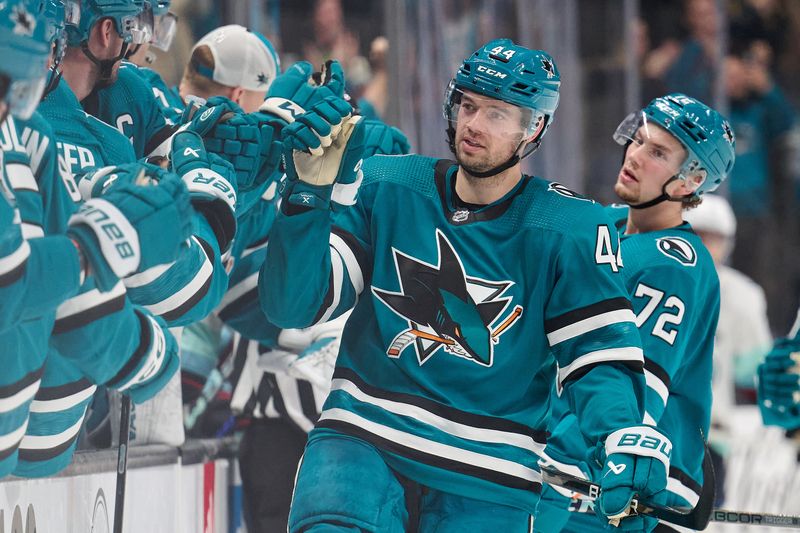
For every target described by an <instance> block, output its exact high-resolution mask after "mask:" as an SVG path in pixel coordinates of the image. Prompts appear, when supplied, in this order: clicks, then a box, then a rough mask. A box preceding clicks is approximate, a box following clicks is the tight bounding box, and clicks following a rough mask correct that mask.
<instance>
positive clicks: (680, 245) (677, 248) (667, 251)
mask: <svg viewBox="0 0 800 533" xmlns="http://www.w3.org/2000/svg"><path fill="white" fill-rule="evenodd" d="M656 246H658V251H659V252H661V253H662V254H664V255H666V256H667V257H671V258H672V259H674V260H675V261H678V262H679V263H681V264H683V265H686V266H694V265H696V264H697V252H696V251H695V249H694V247H693V246H692V245H691V243H689V241H687V240H686V239H681V238H680V237H661V238H660V239H656Z"/></svg>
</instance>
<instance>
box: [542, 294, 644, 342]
mask: <svg viewBox="0 0 800 533" xmlns="http://www.w3.org/2000/svg"><path fill="white" fill-rule="evenodd" d="M623 309H633V307H631V302H630V300H628V299H627V298H625V297H623V296H620V297H619V298H609V299H608V300H603V301H602V302H597V303H593V304H592V305H587V306H586V307H581V308H580V309H575V310H574V311H570V312H568V313H564V314H563V315H560V316H557V317H555V318H550V319H548V320H545V321H544V330H545V332H547V333H552V332H554V331H557V330H559V329H561V328H564V327H567V326H569V325H570V324H574V323H575V322H580V321H581V320H586V319H587V318H591V317H593V316H597V315H602V314H603V313H609V312H611V311H621V310H623Z"/></svg>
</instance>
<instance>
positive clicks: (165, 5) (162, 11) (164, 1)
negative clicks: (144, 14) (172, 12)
mask: <svg viewBox="0 0 800 533" xmlns="http://www.w3.org/2000/svg"><path fill="white" fill-rule="evenodd" d="M170 4H172V0H150V5H151V6H152V8H153V15H155V16H157V17H158V16H161V15H166V14H167V13H169V6H170Z"/></svg>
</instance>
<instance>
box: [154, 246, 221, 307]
mask: <svg viewBox="0 0 800 533" xmlns="http://www.w3.org/2000/svg"><path fill="white" fill-rule="evenodd" d="M195 238H196V239H197V242H199V243H200V247H201V248H203V251H204V252H205V255H206V257H207V258H208V260H209V261H211V264H212V266H213V264H214V250H213V249H212V248H211V245H210V244H208V243H207V242H205V241H204V240H203V239H201V238H200V237H197V236H195ZM212 279H214V273H213V271H212V272H211V274H209V276H208V278H206V281H205V282H204V283H203V286H202V287H200V289H198V290H197V292H195V293H194V294H192V296H191V297H190V298H189V299H188V300H186V301H185V302H183V303H182V304H181V305H179V306H178V307H176V308H175V309H173V310H171V311H167V312H166V313H164V314H163V315H160V316H161V318H163V319H164V320H166V321H167V322H170V321H173V320H177V319H179V318H180V317H182V316H183V315H185V314H186V313H188V312H189V311H190V310H191V309H192V308H193V307H194V306H195V305H197V302H199V301H200V300H202V299H203V298H204V297H205V295H206V294H208V289H209V288H210V287H211V280H212Z"/></svg>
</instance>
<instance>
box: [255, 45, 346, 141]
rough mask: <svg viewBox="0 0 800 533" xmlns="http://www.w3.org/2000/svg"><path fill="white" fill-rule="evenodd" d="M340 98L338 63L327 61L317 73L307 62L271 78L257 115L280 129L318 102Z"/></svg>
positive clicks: (342, 86)
mask: <svg viewBox="0 0 800 533" xmlns="http://www.w3.org/2000/svg"><path fill="white" fill-rule="evenodd" d="M331 96H338V97H339V98H344V71H343V70H342V66H341V65H340V64H339V62H338V61H327V62H326V63H325V64H324V65H323V66H322V69H321V70H320V71H319V72H314V67H313V66H311V63H309V62H307V61H300V62H298V63H295V64H294V65H292V66H291V67H289V68H288V69H286V71H285V72H284V73H283V74H281V75H280V76H278V77H277V78H275V81H273V82H272V85H270V87H269V91H268V92H267V98H266V100H264V103H263V104H261V107H259V111H260V112H261V113H264V114H266V115H269V116H270V117H272V119H273V120H276V121H277V122H279V123H281V124H282V125H285V124H291V123H292V122H294V121H295V119H296V118H297V117H298V116H300V115H302V114H303V113H305V112H306V111H307V110H309V109H311V107H313V106H314V105H316V104H317V103H319V102H321V101H322V100H324V99H326V98H328V97H331Z"/></svg>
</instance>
